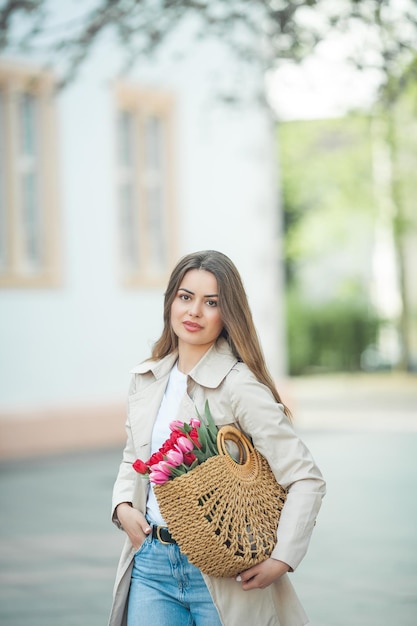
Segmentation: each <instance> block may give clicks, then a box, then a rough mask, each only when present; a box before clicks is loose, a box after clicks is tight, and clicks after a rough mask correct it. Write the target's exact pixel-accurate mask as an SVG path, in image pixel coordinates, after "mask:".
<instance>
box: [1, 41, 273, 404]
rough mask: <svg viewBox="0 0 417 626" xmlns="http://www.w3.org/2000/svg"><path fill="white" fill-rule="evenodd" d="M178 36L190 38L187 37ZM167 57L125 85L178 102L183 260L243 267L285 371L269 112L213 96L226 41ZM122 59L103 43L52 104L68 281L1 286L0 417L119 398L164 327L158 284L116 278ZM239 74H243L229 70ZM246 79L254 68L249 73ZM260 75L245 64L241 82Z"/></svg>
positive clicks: (229, 75)
mask: <svg viewBox="0 0 417 626" xmlns="http://www.w3.org/2000/svg"><path fill="white" fill-rule="evenodd" d="M184 32H185V31H184ZM184 32H183V33H180V34H179V35H178V38H177V39H175V38H172V39H171V44H170V46H171V49H167V50H166V51H165V52H164V53H163V54H159V55H158V56H157V58H156V59H154V60H150V61H149V63H146V62H145V60H143V59H139V60H138V63H137V66H136V68H135V71H134V72H132V73H131V74H130V76H129V80H136V81H138V82H139V83H141V84H143V86H145V87H146V86H148V87H149V86H151V87H160V88H162V89H165V90H166V89H168V90H170V91H171V92H172V93H173V94H174V96H175V101H176V110H175V170H176V191H177V199H176V204H177V212H178V213H177V214H178V224H177V229H176V231H177V234H178V252H179V254H180V255H182V254H186V253H188V252H191V251H195V250H199V249H206V248H214V249H218V250H221V251H223V252H225V253H226V254H228V255H229V256H230V257H231V258H232V260H233V261H234V262H235V263H236V265H237V267H238V268H239V270H240V271H241V274H242V277H243V280H244V283H245V285H246V288H247V291H248V295H249V299H250V303H251V306H252V310H253V313H254V317H255V321H256V323H257V325H258V328H259V333H260V336H261V340H262V343H263V346H264V349H265V352H266V355H267V359H268V363H269V365H270V368H271V370H272V371H273V373H274V375H276V376H282V375H283V373H284V369H285V350H284V346H283V315H282V307H281V303H282V297H281V288H282V286H281V276H280V275H279V271H278V256H279V249H280V247H279V246H280V239H279V232H278V224H279V220H278V218H277V211H278V201H277V190H276V184H275V172H276V170H275V168H276V163H275V147H274V134H273V132H272V129H271V126H270V121H269V116H268V112H267V111H266V109H263V108H262V106H260V105H258V104H255V102H254V101H251V102H248V101H246V102H245V103H244V104H242V105H241V106H236V107H233V106H230V105H225V104H223V103H221V102H220V101H219V100H218V99H216V89H217V86H224V85H230V83H233V80H234V78H235V76H236V74H235V71H236V67H235V66H234V63H235V61H233V60H232V58H231V56H230V54H229V53H228V52H227V51H226V49H225V48H224V47H223V46H222V45H221V44H215V43H213V42H211V43H199V44H192V43H190V44H189V46H190V47H189V48H186V54H185V55H184V56H183V57H182V58H181V59H180V60H178V59H177V58H176V57H174V56H172V50H174V49H175V47H176V46H178V47H179V48H181V49H183V50H184V49H185V47H184V39H183V38H182V39H181V36H182V37H183V35H184ZM119 60H120V52H119V51H117V50H116V49H115V48H114V46H111V45H110V43H109V42H103V43H102V45H101V46H100V47H98V48H97V50H96V51H95V54H94V55H93V56H92V58H91V59H90V60H89V61H88V62H87V63H86V65H85V66H84V67H83V69H82V71H81V73H80V75H79V77H78V78H77V80H76V81H75V82H74V83H73V84H71V85H70V86H69V87H67V88H66V89H65V90H64V91H62V92H61V93H60V94H59V96H58V110H59V149H60V163H59V166H60V185H59V190H60V202H61V206H60V215H61V247H62V258H63V280H62V285H61V286H60V287H58V288H52V289H32V290H31V289H3V290H1V291H0V310H1V324H0V343H1V346H2V349H1V355H0V363H1V376H0V414H3V415H4V414H7V413H8V412H9V411H11V410H12V411H15V410H25V411H26V412H28V413H30V410H31V409H32V408H36V409H37V410H39V409H42V407H57V406H62V405H71V404H77V405H83V404H84V405H86V406H87V405H89V404H93V403H94V404H96V405H97V404H102V405H106V404H108V403H111V402H115V401H116V402H118V401H119V400H120V401H123V400H124V397H125V393H126V389H127V385H128V381H129V374H128V372H129V369H130V368H131V367H132V366H133V365H134V364H135V363H136V362H138V361H140V360H142V359H144V358H146V357H147V356H148V355H149V352H150V346H151V344H152V342H153V341H154V340H155V339H156V338H157V337H158V336H159V334H160V331H161V328H162V298H163V290H162V289H146V290H128V289H125V288H123V287H122V286H121V283H120V282H119V277H118V250H117V245H118V242H117V227H118V225H117V210H116V198H115V167H114V157H115V146H114V143H115V142H114V103H113V101H112V92H111V80H112V78H113V77H114V74H115V71H116V68H117V66H118V63H119ZM237 71H241V68H239V66H237ZM251 71H252V73H251ZM262 84H263V77H262V75H261V74H260V73H259V72H258V71H255V70H254V68H253V69H252V70H251V68H250V67H248V68H247V69H246V73H245V88H247V90H248V92H250V91H251V89H254V90H255V89H259V88H262Z"/></svg>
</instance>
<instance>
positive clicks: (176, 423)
mask: <svg viewBox="0 0 417 626" xmlns="http://www.w3.org/2000/svg"><path fill="white" fill-rule="evenodd" d="M169 427H170V429H171V430H172V432H174V431H176V430H181V431H182V429H183V428H184V422H181V420H173V421H172V422H170V423H169Z"/></svg>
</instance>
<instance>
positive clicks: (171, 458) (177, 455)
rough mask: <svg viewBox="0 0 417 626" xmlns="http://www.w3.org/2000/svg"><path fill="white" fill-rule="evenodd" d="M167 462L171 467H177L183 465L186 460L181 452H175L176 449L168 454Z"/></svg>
mask: <svg viewBox="0 0 417 626" xmlns="http://www.w3.org/2000/svg"><path fill="white" fill-rule="evenodd" d="M166 460H167V462H168V463H169V464H170V465H173V466H174V467H177V466H178V465H181V463H182V462H183V460H184V456H183V454H182V452H181V450H175V449H174V448H173V449H172V450H169V451H168V452H167V454H166Z"/></svg>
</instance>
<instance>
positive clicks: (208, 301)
mask: <svg viewBox="0 0 417 626" xmlns="http://www.w3.org/2000/svg"><path fill="white" fill-rule="evenodd" d="M207 304H208V306H210V307H216V306H217V300H207Z"/></svg>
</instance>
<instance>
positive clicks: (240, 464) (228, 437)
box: [217, 426, 260, 479]
mask: <svg viewBox="0 0 417 626" xmlns="http://www.w3.org/2000/svg"><path fill="white" fill-rule="evenodd" d="M226 441H232V442H233V443H235V444H236V446H237V447H238V451H239V461H236V460H235V459H234V458H233V457H232V456H231V454H230V453H229V451H228V450H227V447H226ZM217 448H218V450H219V454H221V455H223V456H225V457H226V458H227V459H228V461H229V463H230V464H231V467H232V469H233V471H234V472H235V473H237V474H239V476H240V477H241V478H245V477H247V478H248V479H249V478H250V479H252V478H253V477H254V476H255V475H257V474H258V472H259V469H260V461H259V456H258V454H256V451H255V448H254V446H253V444H252V442H251V441H250V440H249V439H248V437H246V435H244V434H243V433H242V431H241V430H239V428H236V427H235V426H222V427H221V428H220V429H219V431H218V433H217Z"/></svg>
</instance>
